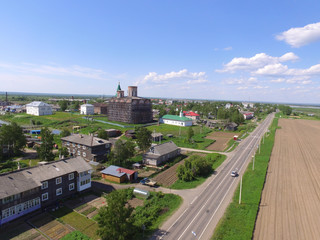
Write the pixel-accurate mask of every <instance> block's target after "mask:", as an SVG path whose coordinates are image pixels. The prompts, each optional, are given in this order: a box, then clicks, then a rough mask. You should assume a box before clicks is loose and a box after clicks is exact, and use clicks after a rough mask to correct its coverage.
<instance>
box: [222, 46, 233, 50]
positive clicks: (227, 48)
mask: <svg viewBox="0 0 320 240" xmlns="http://www.w3.org/2000/svg"><path fill="white" fill-rule="evenodd" d="M223 50H225V51H231V50H232V47H226V48H224V49H223Z"/></svg>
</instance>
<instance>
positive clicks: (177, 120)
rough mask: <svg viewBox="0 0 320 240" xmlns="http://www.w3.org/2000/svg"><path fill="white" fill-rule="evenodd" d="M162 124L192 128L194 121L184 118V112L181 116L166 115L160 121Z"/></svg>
mask: <svg viewBox="0 0 320 240" xmlns="http://www.w3.org/2000/svg"><path fill="white" fill-rule="evenodd" d="M160 122H161V123H165V124H169V125H176V126H181V127H189V126H192V119H190V118H187V117H184V116H183V113H182V112H180V116H176V115H164V116H163V117H162V118H161V119H160Z"/></svg>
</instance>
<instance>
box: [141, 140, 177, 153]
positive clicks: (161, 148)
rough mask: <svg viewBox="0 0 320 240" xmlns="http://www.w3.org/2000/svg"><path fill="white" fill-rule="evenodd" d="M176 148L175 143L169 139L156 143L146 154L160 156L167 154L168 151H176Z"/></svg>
mask: <svg viewBox="0 0 320 240" xmlns="http://www.w3.org/2000/svg"><path fill="white" fill-rule="evenodd" d="M177 149H178V147H177V145H176V144H175V143H174V142H172V141H170V142H165V143H162V144H158V145H156V146H153V147H151V148H150V149H149V151H148V152H147V153H146V155H159V156H162V155H164V154H168V153H170V152H173V151H176V150H177Z"/></svg>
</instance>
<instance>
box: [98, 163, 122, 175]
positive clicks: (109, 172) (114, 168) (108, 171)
mask: <svg viewBox="0 0 320 240" xmlns="http://www.w3.org/2000/svg"><path fill="white" fill-rule="evenodd" d="M118 169H119V167H118V166H114V165H110V166H109V167H107V168H106V169H104V170H102V171H101V173H103V174H107V175H111V176H115V177H122V176H123V175H125V174H126V173H125V172H123V171H122V172H120V171H117V170H118Z"/></svg>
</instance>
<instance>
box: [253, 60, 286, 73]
mask: <svg viewBox="0 0 320 240" xmlns="http://www.w3.org/2000/svg"><path fill="white" fill-rule="evenodd" d="M287 71H288V67H287V66H286V65H282V64H281V63H276V64H270V65H266V66H264V67H263V68H260V69H258V70H257V71H256V72H255V74H258V75H273V76H276V75H282V74H285V73H286V72H287Z"/></svg>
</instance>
